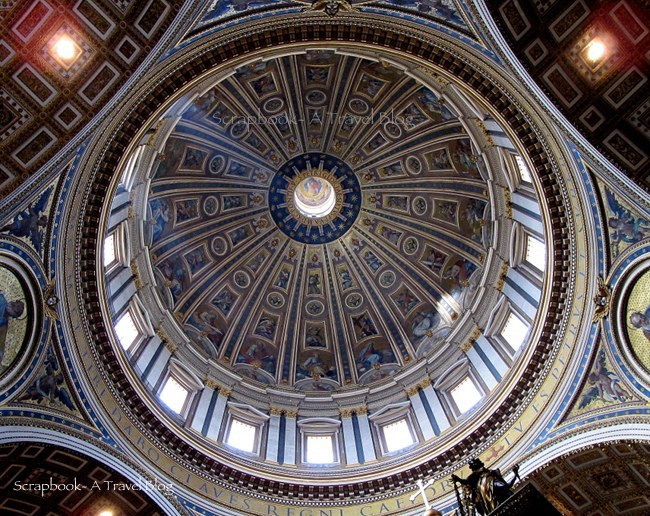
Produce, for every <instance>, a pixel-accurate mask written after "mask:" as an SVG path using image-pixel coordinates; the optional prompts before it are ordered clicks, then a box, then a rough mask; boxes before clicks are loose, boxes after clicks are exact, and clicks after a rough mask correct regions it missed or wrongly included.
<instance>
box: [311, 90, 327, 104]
mask: <svg viewBox="0 0 650 516" xmlns="http://www.w3.org/2000/svg"><path fill="white" fill-rule="evenodd" d="M306 97H307V102H309V103H310V104H316V105H317V106H319V105H320V104H324V103H325V101H326V100H327V95H325V93H323V92H322V91H320V90H312V91H310V92H308V93H307V95H306Z"/></svg>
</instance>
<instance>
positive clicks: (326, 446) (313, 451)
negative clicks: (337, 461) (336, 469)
mask: <svg viewBox="0 0 650 516" xmlns="http://www.w3.org/2000/svg"><path fill="white" fill-rule="evenodd" d="M306 446H307V452H306V454H305V460H306V461H307V462H308V463H309V464H332V463H334V441H333V436H332V435H308V436H307V438H306Z"/></svg>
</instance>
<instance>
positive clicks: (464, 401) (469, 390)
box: [451, 376, 481, 414]
mask: <svg viewBox="0 0 650 516" xmlns="http://www.w3.org/2000/svg"><path fill="white" fill-rule="evenodd" d="M451 397H452V398H453V399H454V402H455V403H456V406H457V407H458V410H460V412H461V414H462V413H465V412H467V411H468V410H469V409H471V408H472V407H473V406H474V405H476V404H477V403H478V402H479V401H480V399H481V393H480V392H479V390H478V389H477V388H476V385H475V384H474V382H473V381H472V379H471V378H470V377H469V376H468V377H466V378H465V379H464V380H463V381H462V382H460V383H459V384H458V385H456V387H454V388H453V389H452V390H451Z"/></svg>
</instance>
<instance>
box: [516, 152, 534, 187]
mask: <svg viewBox="0 0 650 516" xmlns="http://www.w3.org/2000/svg"><path fill="white" fill-rule="evenodd" d="M515 162H516V163H517V170H518V171H519V176H520V177H521V180H522V181H526V182H527V183H531V182H532V178H531V177H530V170H528V167H527V166H526V163H525V162H524V159H523V158H522V157H521V156H515Z"/></svg>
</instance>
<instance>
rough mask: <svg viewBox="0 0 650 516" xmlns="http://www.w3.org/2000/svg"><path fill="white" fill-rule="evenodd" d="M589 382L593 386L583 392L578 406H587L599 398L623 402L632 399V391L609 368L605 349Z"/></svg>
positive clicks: (595, 365)
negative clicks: (627, 389)
mask: <svg viewBox="0 0 650 516" xmlns="http://www.w3.org/2000/svg"><path fill="white" fill-rule="evenodd" d="M587 383H588V384H589V385H591V386H592V387H591V388H590V389H589V390H588V391H587V392H585V393H584V394H583V396H582V400H581V401H580V406H579V407H578V408H584V407H587V406H588V405H589V404H590V403H591V402H592V401H595V400H597V399H600V400H602V401H607V402H610V403H611V402H619V403H623V402H625V401H627V400H629V399H632V396H631V395H630V393H629V392H627V391H626V390H625V389H624V388H623V386H622V385H621V381H620V379H619V377H618V376H617V375H616V374H615V373H614V372H612V371H608V370H607V366H606V364H605V353H604V352H603V351H601V352H600V354H599V355H598V359H597V360H596V363H595V364H594V369H593V370H592V372H591V373H589V376H588V377H587Z"/></svg>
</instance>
